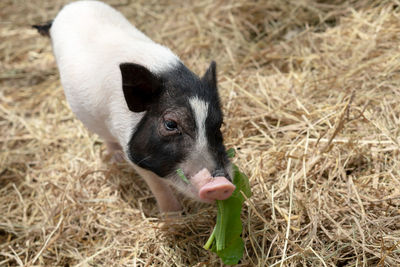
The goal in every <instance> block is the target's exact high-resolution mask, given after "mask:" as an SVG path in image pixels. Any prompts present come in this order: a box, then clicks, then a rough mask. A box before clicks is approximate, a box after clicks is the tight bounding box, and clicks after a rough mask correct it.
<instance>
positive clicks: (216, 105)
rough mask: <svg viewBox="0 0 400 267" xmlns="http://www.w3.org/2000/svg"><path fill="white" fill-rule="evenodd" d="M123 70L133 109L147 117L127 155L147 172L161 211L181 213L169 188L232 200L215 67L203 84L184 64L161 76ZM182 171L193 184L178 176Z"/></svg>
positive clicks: (207, 199) (134, 69) (210, 198)
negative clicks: (178, 171) (230, 197)
mask: <svg viewBox="0 0 400 267" xmlns="http://www.w3.org/2000/svg"><path fill="white" fill-rule="evenodd" d="M120 69H121V74H122V88H123V92H124V96H125V99H126V102H127V106H128V107H129V109H130V110H131V111H132V112H143V111H145V112H146V114H145V115H144V116H143V118H142V119H141V121H140V122H139V124H138V125H137V127H135V130H134V131H133V133H132V137H131V139H130V141H129V143H128V147H127V151H126V154H127V156H128V158H129V160H130V161H132V163H133V164H135V165H136V166H137V169H139V168H141V169H143V170H140V169H139V170H138V171H139V173H141V174H142V176H143V177H144V178H145V179H146V181H148V184H149V186H150V187H151V189H152V191H153V193H154V195H155V197H156V198H157V200H158V203H159V206H160V209H161V210H163V211H166V210H177V209H179V208H180V205H179V203H178V202H177V201H176V200H175V198H174V197H173V196H172V193H171V192H170V189H169V188H168V186H167V185H165V186H162V184H163V183H165V184H169V185H172V186H174V187H175V188H177V189H178V190H179V191H181V192H182V193H184V194H186V195H188V196H190V197H192V198H195V199H197V200H199V201H203V202H213V201H214V200H216V199H218V200H222V199H226V198H228V197H229V196H230V195H231V194H232V192H233V190H234V189H235V187H234V185H233V184H232V183H231V166H230V162H229V160H228V158H227V155H226V152H225V147H224V145H223V137H222V133H221V130H220V128H221V125H222V121H223V116H222V112H221V108H220V101H219V95H218V90H217V79H216V64H215V62H212V63H211V65H210V67H209V69H208V70H207V72H206V73H205V75H204V76H203V77H202V78H201V79H200V78H198V77H197V76H196V75H195V74H193V73H192V72H191V71H190V70H189V69H187V68H186V67H185V66H184V65H183V64H182V63H179V64H177V65H176V66H174V68H172V69H170V70H168V71H166V72H164V73H162V74H159V75H155V74H152V73H151V72H150V71H148V70H147V69H145V68H144V67H142V66H140V65H137V64H132V63H124V64H121V65H120ZM178 169H181V170H183V172H184V174H185V176H186V177H188V178H189V184H187V183H186V182H184V181H183V180H182V179H181V178H180V177H179V176H178V175H177V170H178ZM144 170H147V172H146V171H144ZM148 171H150V172H151V173H149V172H148ZM157 176H158V177H157ZM149 177H151V178H149ZM160 178H161V179H160ZM149 180H152V181H150V182H149ZM151 184H154V186H152V185H151ZM153 187H154V188H153Z"/></svg>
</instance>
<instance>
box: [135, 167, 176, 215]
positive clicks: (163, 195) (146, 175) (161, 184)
mask: <svg viewBox="0 0 400 267" xmlns="http://www.w3.org/2000/svg"><path fill="white" fill-rule="evenodd" d="M135 169H136V171H137V172H138V173H139V174H140V176H142V177H143V179H144V180H145V181H146V183H147V185H148V186H149V188H150V190H151V192H153V195H154V197H155V198H156V200H157V204H158V208H159V209H160V211H161V212H174V211H181V210H182V206H181V204H180V203H179V202H178V200H177V199H176V197H175V195H174V194H173V192H172V190H171V188H170V187H169V185H168V184H167V183H166V182H165V181H163V180H162V178H159V177H158V176H157V175H156V174H154V173H152V172H150V171H147V170H145V169H142V168H140V167H138V166H135Z"/></svg>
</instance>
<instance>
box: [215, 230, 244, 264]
mask: <svg viewBox="0 0 400 267" xmlns="http://www.w3.org/2000/svg"><path fill="white" fill-rule="evenodd" d="M243 251H244V243H243V240H242V238H241V237H240V236H238V237H236V238H235V239H234V240H232V243H231V244H230V245H229V246H227V247H226V248H225V249H224V250H221V251H217V255H218V257H220V258H221V260H222V261H223V262H224V264H226V265H235V264H238V262H239V261H240V259H241V258H242V256H243Z"/></svg>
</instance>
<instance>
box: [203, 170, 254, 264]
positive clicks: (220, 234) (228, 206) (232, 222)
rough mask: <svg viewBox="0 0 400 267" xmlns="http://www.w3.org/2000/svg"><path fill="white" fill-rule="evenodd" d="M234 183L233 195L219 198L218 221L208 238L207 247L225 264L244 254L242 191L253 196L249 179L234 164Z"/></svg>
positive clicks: (233, 262) (236, 260)
mask: <svg viewBox="0 0 400 267" xmlns="http://www.w3.org/2000/svg"><path fill="white" fill-rule="evenodd" d="M233 171H234V177H233V184H234V185H235V186H236V189H235V191H234V192H233V193H232V196H231V197H230V198H228V199H226V200H217V207H218V213H217V223H216V225H215V227H214V230H213V232H212V234H211V236H210V238H209V239H208V241H207V243H206V245H205V246H204V248H205V249H209V248H210V247H211V251H213V252H215V253H217V255H218V256H219V257H220V258H221V260H222V261H223V262H224V264H227V265H234V264H237V263H238V262H239V261H240V259H241V258H242V256H243V251H244V242H243V240H242V238H241V237H240V235H241V234H242V230H243V227H242V221H241V220H240V214H241V211H242V205H243V203H244V201H245V198H244V197H243V195H242V193H241V191H242V192H243V193H244V194H245V195H246V197H250V196H251V190H250V184H249V179H248V178H247V176H246V175H245V174H243V173H242V172H240V170H239V168H238V167H237V166H236V165H233Z"/></svg>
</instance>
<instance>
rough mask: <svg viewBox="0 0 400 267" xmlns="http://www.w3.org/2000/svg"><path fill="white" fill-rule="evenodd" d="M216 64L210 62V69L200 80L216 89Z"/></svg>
mask: <svg viewBox="0 0 400 267" xmlns="http://www.w3.org/2000/svg"><path fill="white" fill-rule="evenodd" d="M216 68H217V63H215V61H211V64H210V67H208V70H207V71H206V73H205V74H204V76H203V78H202V80H203V81H205V82H207V83H208V84H209V85H211V86H213V87H215V88H216V87H217V70H216Z"/></svg>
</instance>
